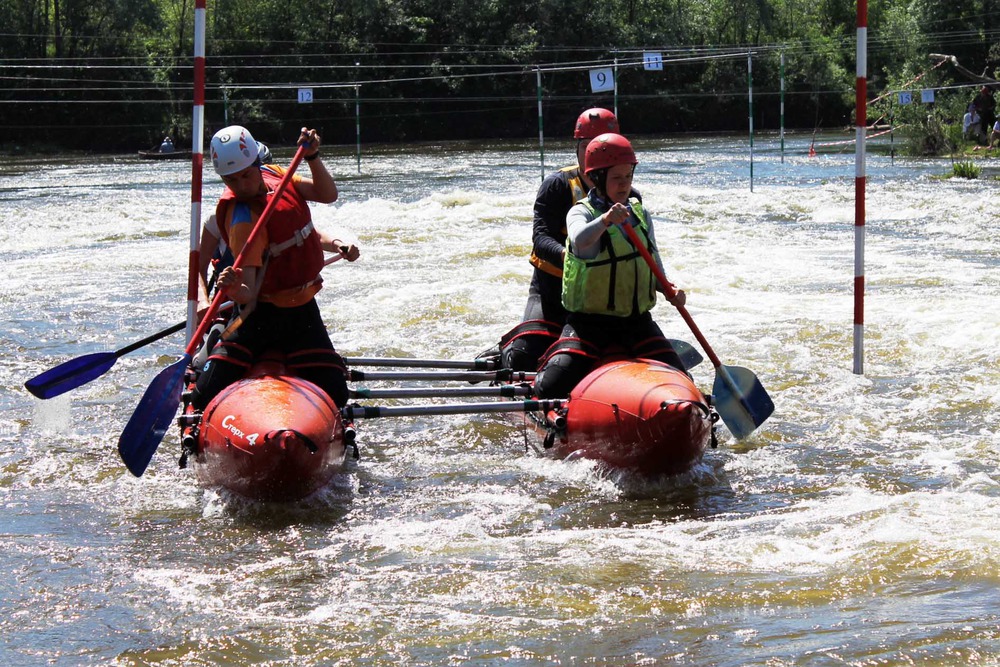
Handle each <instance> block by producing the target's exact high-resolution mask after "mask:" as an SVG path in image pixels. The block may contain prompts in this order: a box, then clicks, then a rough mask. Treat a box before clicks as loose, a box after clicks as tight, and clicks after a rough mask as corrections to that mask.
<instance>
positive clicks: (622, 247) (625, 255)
mask: <svg viewBox="0 0 1000 667" xmlns="http://www.w3.org/2000/svg"><path fill="white" fill-rule="evenodd" d="M584 164H585V167H584V169H585V172H586V174H587V176H589V177H590V179H591V180H592V181H593V183H594V187H593V189H591V191H590V193H589V194H588V196H587V198H586V199H584V200H583V201H581V202H579V203H577V204H576V205H575V206H573V208H572V209H570V212H569V213H568V214H567V216H566V228H567V232H568V237H567V243H566V251H567V252H566V259H565V265H564V267H563V278H562V303H563V306H564V307H565V308H566V311H567V316H566V325H565V326H564V327H563V329H562V335H561V336H560V338H559V340H558V341H556V343H555V344H554V345H553V346H552V347H551V348H550V349H549V351H548V352H547V353H546V358H545V359H543V361H542V367H541V369H540V370H539V372H538V376H537V377H536V378H535V391H536V393H537V394H538V395H539V396H541V397H548V398H554V397H561V396H569V393H570V392H571V391H572V390H573V387H575V386H576V385H577V383H578V382H579V381H580V380H582V379H583V378H584V377H585V376H586V375H587V373H589V372H590V371H591V370H593V368H594V367H595V365H596V364H597V363H598V362H599V361H600V360H601V358H602V357H604V356H605V355H607V354H609V353H616V354H624V355H626V356H629V357H642V358H644V359H653V360H657V361H663V362H666V363H668V364H670V365H671V366H674V367H675V368H678V369H680V370H685V369H684V364H683V363H682V362H681V360H680V357H678V356H677V353H676V352H675V351H674V348H673V347H672V346H671V345H670V342H669V341H668V340H667V339H666V338H664V336H663V332H662V331H660V327H659V326H657V324H656V322H654V321H653V317H652V315H651V314H650V310H651V309H652V308H653V305H654V304H655V303H656V292H657V291H662V290H660V288H659V286H658V284H657V280H656V276H655V275H654V274H653V272H652V271H651V270H650V268H649V265H648V264H646V261H645V260H644V259H643V258H642V255H640V254H639V252H638V251H637V250H636V249H635V247H634V246H633V245H632V243H631V242H630V241H629V238H628V236H627V235H626V234H625V232H624V231H623V230H622V228H621V225H632V227H633V228H635V231H636V233H637V235H638V237H639V238H640V240H642V241H643V243H644V245H645V246H646V248H647V249H648V250H649V252H650V254H651V255H652V256H653V257H654V258H655V260H656V263H657V264H658V265H660V264H661V262H660V255H659V252H657V245H656V238H655V236H654V234H653V223H652V220H651V219H650V217H649V214H648V213H647V212H646V211H645V209H644V208H643V206H642V203H641V202H640V201H639V198H638V197H635V196H632V195H633V193H634V191H633V190H632V177H633V174H634V172H635V166H636V165H637V164H638V161H637V160H636V158H635V151H633V150H632V144H630V143H629V141H628V139H626V138H625V137H623V136H621V135H620V134H613V133H609V134H602V135H600V136H599V137H596V138H595V139H594V140H593V141H591V142H590V143H589V144H588V145H587V149H586V155H585V157H584ZM661 268H662V265H661ZM685 298H686V297H685V294H684V292H681V291H678V292H677V294H676V296H675V297H674V298H673V299H671V300H670V302H671V303H673V304H674V305H684V302H685Z"/></svg>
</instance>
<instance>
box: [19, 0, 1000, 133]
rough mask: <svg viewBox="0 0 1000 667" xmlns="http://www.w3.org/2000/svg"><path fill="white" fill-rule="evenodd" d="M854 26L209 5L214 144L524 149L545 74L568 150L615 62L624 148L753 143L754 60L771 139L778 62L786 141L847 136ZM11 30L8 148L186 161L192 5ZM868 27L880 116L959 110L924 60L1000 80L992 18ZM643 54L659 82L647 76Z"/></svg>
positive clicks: (489, 4)
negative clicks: (933, 99) (900, 95)
mask: <svg viewBox="0 0 1000 667" xmlns="http://www.w3.org/2000/svg"><path fill="white" fill-rule="evenodd" d="M855 11H856V10H855V4H854V3H853V2H844V1H843V0H809V1H805V0H610V1H605V2H579V1H574V0H479V1H477V2H468V1H467V0H465V1H462V2H451V1H447V0H209V2H208V9H207V36H206V44H207V46H206V63H207V65H206V69H207V77H206V78H207V81H206V88H207V90H206V107H205V114H206V128H207V132H208V134H209V136H210V134H211V132H212V131H213V130H214V129H217V128H219V127H222V126H223V125H225V124H226V122H227V121H228V122H230V123H241V124H245V125H248V126H251V127H253V128H254V132H255V134H258V136H260V137H263V138H265V139H266V140H269V141H271V142H274V143H276V144H282V143H286V144H291V143H293V142H294V139H295V137H296V135H297V130H298V128H299V127H301V126H302V125H309V126H315V127H317V128H320V130H321V131H322V133H323V134H324V135H325V137H326V140H327V141H328V142H332V143H345V144H352V143H353V142H354V140H355V122H356V119H355V105H356V104H358V103H359V104H360V109H361V134H362V140H363V141H364V142H366V143H372V142H401V141H441V140H448V139H481V138H514V137H517V138H528V137H532V136H537V134H538V98H537V95H538V92H537V78H536V68H541V69H542V70H543V74H542V103H543V107H544V115H543V118H544V129H545V134H546V136H558V137H562V136H566V135H568V134H569V133H570V132H571V127H572V122H573V120H574V119H575V118H576V115H577V114H578V113H579V112H580V111H581V110H582V109H584V108H587V107H589V106H594V105H600V106H606V107H609V108H611V107H613V105H614V104H615V99H614V97H613V95H612V94H611V93H601V94H593V93H591V92H590V91H591V88H590V78H589V70H590V69H596V68H603V67H610V66H612V64H613V63H614V61H615V59H617V61H618V63H619V67H618V77H619V78H618V81H619V94H618V98H617V105H618V111H619V116H620V117H621V118H622V121H623V126H624V127H625V128H626V131H627V132H628V133H629V134H633V133H634V134H659V133H676V132H730V131H746V128H747V125H748V103H747V88H748V76H747V52H748V51H753V52H754V55H753V87H754V104H753V113H754V126H755V128H757V129H759V130H763V131H767V130H775V129H777V128H778V127H779V123H780V107H779V91H780V85H781V84H780V73H779V72H780V67H779V62H780V61H779V58H780V55H779V54H781V53H783V54H784V58H785V66H784V71H785V119H784V124H785V127H787V128H798V129H806V130H815V129H818V128H832V127H846V126H849V125H852V124H853V123H854V121H853V108H854V81H855V57H856V52H855V44H856V39H855V35H856V24H855ZM0 12H2V16H3V17H4V19H5V21H4V26H3V27H2V28H0V76H2V79H3V85H2V93H0V114H2V119H3V120H2V123H0V150H7V151H18V150H24V149H25V147H35V148H70V149H81V150H89V151H101V152H105V151H134V150H136V149H139V148H149V147H151V146H153V145H154V144H158V143H159V139H160V138H161V137H162V136H163V134H165V133H171V134H173V135H174V136H175V140H176V141H177V143H178V145H179V147H187V146H190V143H191V136H190V133H191V105H192V73H193V68H192V61H193V57H192V54H193V49H194V47H193V26H194V18H193V17H194V0H0ZM868 16H869V21H868V25H869V29H868V80H869V96H870V97H872V98H874V97H876V96H878V95H881V94H882V93H885V92H887V91H891V90H895V89H897V88H905V87H906V86H914V87H915V88H916V89H917V90H919V89H920V88H927V87H938V88H939V91H938V98H937V99H938V104H937V105H936V106H937V107H940V108H941V109H942V111H938V112H936V113H943V114H947V115H950V116H954V114H955V113H959V111H960V110H961V109H962V108H963V106H964V104H965V103H966V100H967V98H971V97H972V95H973V94H974V93H975V90H976V88H975V87H974V86H975V82H974V81H972V80H970V78H969V77H968V76H967V75H963V74H962V73H961V72H960V71H958V70H957V69H956V68H955V67H954V66H953V65H952V64H945V65H944V66H940V67H936V68H933V69H932V67H933V65H934V64H936V63H937V62H938V61H937V60H935V59H933V58H931V57H930V55H929V54H932V53H945V54H949V55H954V56H956V57H957V61H958V63H959V64H960V65H962V66H964V68H968V70H971V71H972V72H974V73H976V74H979V75H985V76H987V77H994V76H996V73H997V68H998V65H1000V48H998V46H997V42H998V35H1000V0H948V1H947V2H942V1H940V0H871V2H870V3H869V14H868ZM644 51H653V52H658V53H660V54H661V55H662V57H663V59H664V61H665V62H664V66H663V70H662V71H646V70H644V69H643V66H642V63H641V60H642V53H643V52H644ZM558 68H562V69H561V71H552V70H555V69H558ZM570 68H575V69H570ZM355 84H360V85H359V86H358V87H355ZM299 88H312V91H313V97H314V101H313V102H312V103H311V104H300V103H299V102H298V99H297V91H298V89H299ZM917 97H918V98H919V94H918V95H917ZM885 99H890V100H891V96H887V97H886V98H885ZM947 100H952V103H951V104H942V103H941V102H943V101H947ZM956 110H959V111H956ZM880 113H882V114H884V113H885V112H884V109H883V110H880V107H879V106H878V105H875V106H874V108H873V110H872V112H871V114H870V116H869V122H874V121H875V120H876V116H877V115H878V114H880ZM912 113H913V114H915V115H919V116H921V117H924V116H926V115H927V114H926V109H925V110H921V111H920V112H919V114H917V113H916V112H912ZM901 115H904V114H901ZM949 120H953V119H949Z"/></svg>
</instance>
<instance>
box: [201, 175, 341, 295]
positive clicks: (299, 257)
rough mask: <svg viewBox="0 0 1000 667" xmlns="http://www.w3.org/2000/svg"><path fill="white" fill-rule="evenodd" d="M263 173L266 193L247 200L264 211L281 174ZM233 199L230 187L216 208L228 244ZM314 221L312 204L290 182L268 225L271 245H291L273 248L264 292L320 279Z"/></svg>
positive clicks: (320, 257)
mask: <svg viewBox="0 0 1000 667" xmlns="http://www.w3.org/2000/svg"><path fill="white" fill-rule="evenodd" d="M260 175H261V177H262V178H263V179H264V184H265V185H266V186H267V194H266V195H260V196H258V197H256V198H255V199H254V200H253V201H251V202H247V203H250V204H251V205H253V204H258V205H259V206H260V207H261V209H260V210H263V207H264V206H266V205H267V202H268V200H269V199H270V198H271V196H272V195H273V194H274V191H275V190H276V189H277V187H278V184H279V183H280V182H281V176H280V175H279V174H277V173H275V172H274V171H272V170H271V169H270V168H268V167H261V170H260ZM234 201H236V195H235V194H234V193H233V191H232V190H230V189H229V188H228V187H227V188H226V190H225V192H223V193H222V197H221V198H220V199H219V203H218V205H217V206H216V209H215V215H216V219H217V220H218V221H219V232H220V233H221V234H222V240H223V241H225V242H226V244H227V245H229V222H230V220H229V217H228V213H229V209H230V207H231V206H232V203H233V202H234ZM311 223H312V215H311V214H310V212H309V204H307V203H306V200H305V199H304V198H303V197H302V195H300V194H299V192H298V190H296V189H295V186H294V184H291V183H290V184H289V185H288V187H286V188H285V190H284V192H283V193H282V194H281V199H280V200H279V201H278V203H277V204H276V205H275V207H274V212H273V213H272V214H271V219H270V220H268V221H267V227H266V228H267V237H268V242H269V243H270V247H271V248H274V247H276V246H279V245H284V244H286V243H287V242H289V241H291V245H289V246H288V247H286V248H284V249H283V250H282V251H281V252H280V253H278V254H276V255H275V254H274V253H273V251H272V254H271V257H270V258H269V259H268V263H267V270H266V272H265V274H264V284H263V285H262V286H261V288H260V293H261V294H274V293H278V292H282V291H284V290H292V289H297V288H301V287H304V286H306V285H309V284H311V283H313V282H314V281H315V280H316V279H317V278H318V276H319V273H320V271H321V270H322V269H323V248H322V246H321V245H320V241H319V234H317V233H316V232H315V231H314V230H313V229H312V224H311ZM296 233H299V237H300V238H299V239H298V241H294V240H293V239H294V238H295V236H296Z"/></svg>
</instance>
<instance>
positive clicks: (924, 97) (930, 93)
mask: <svg viewBox="0 0 1000 667" xmlns="http://www.w3.org/2000/svg"><path fill="white" fill-rule="evenodd" d="M920 101H921V102H923V103H924V104H934V89H933V88H928V89H927V90H921V91H920Z"/></svg>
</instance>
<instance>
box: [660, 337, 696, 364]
mask: <svg viewBox="0 0 1000 667" xmlns="http://www.w3.org/2000/svg"><path fill="white" fill-rule="evenodd" d="M667 340H668V341H669V342H670V345H671V346H672V347H673V348H674V352H676V353H677V356H678V357H680V358H681V361H682V362H684V369H685V370H691V369H692V368H694V367H695V366H697V365H698V364H700V363H701V362H703V361H705V357H703V356H701V352H699V351H698V350H697V349H695V347H694V345H692V344H691V343H688V342H685V341H683V340H679V339H677V338H668V339H667Z"/></svg>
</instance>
